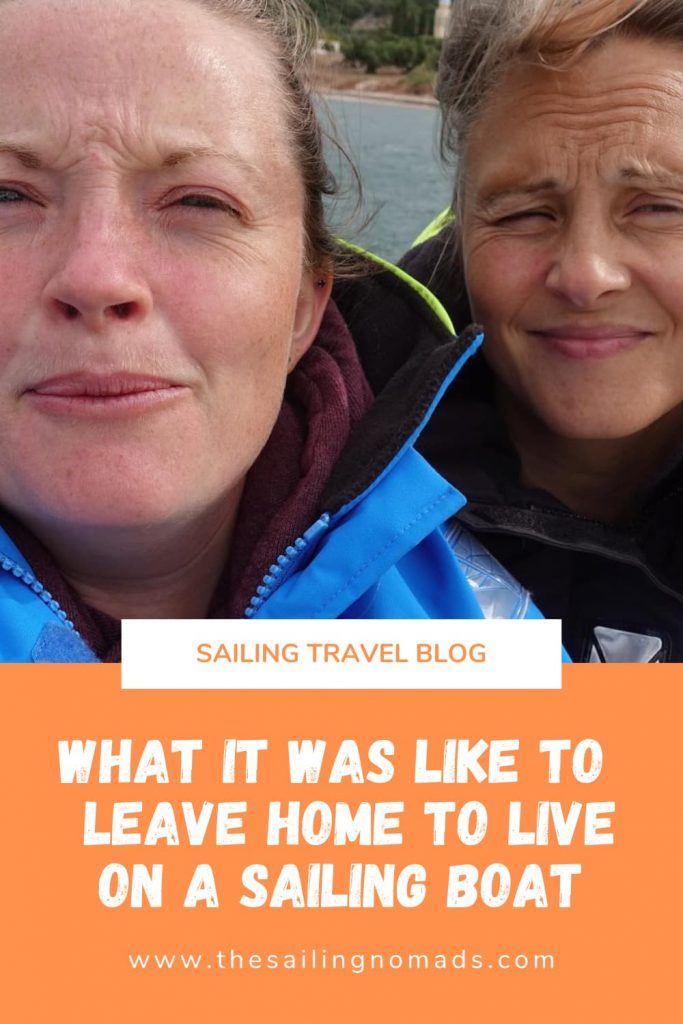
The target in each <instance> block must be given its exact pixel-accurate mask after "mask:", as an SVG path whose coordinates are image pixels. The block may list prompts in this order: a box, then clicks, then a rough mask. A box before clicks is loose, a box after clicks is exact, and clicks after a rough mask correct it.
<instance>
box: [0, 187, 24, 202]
mask: <svg viewBox="0 0 683 1024" xmlns="http://www.w3.org/2000/svg"><path fill="white" fill-rule="evenodd" d="M23 199H26V196H25V195H23V194H22V193H21V192H17V190H16V189H15V188H3V187H2V186H1V185H0V203H20V202H21V201H22V200H23Z"/></svg>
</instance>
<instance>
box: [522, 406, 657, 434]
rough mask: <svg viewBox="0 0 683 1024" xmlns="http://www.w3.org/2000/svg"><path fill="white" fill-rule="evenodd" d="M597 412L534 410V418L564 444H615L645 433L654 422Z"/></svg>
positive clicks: (646, 419)
mask: <svg viewBox="0 0 683 1024" xmlns="http://www.w3.org/2000/svg"><path fill="white" fill-rule="evenodd" d="M599 412H600V410H596V409H588V408H587V409H586V410H585V413H584V412H583V410H578V411H577V410H572V412H567V411H566V410H562V409H559V410H558V409H537V410H536V414H537V417H538V418H539V419H540V420H541V422H542V423H543V424H544V425H545V427H546V428H547V430H549V431H550V433H552V434H555V435H556V436H557V437H562V438H565V439H566V440H568V441H619V440H623V439H624V438H627V437H632V436H633V435H634V434H639V433H641V432H642V431H643V430H647V428H648V427H650V426H651V425H652V423H653V422H654V420H652V419H650V418H643V417H638V418H635V417H633V416H631V415H626V416H618V415H617V416H615V415H611V416H606V415H599V414H598V415H596V413H599Z"/></svg>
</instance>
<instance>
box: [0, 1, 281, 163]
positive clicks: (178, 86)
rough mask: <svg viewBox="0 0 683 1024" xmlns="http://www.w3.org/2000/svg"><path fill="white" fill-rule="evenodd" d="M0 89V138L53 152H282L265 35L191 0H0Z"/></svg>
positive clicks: (267, 156)
mask: <svg viewBox="0 0 683 1024" xmlns="http://www.w3.org/2000/svg"><path fill="white" fill-rule="evenodd" d="M0 97H2V101H1V102H0V136H1V137H3V138H5V137H7V136H8V135H9V136H10V137H11V136H12V135H13V134H15V133H17V134H18V135H19V136H20V137H21V141H25V142H26V143H27V148H31V149H32V148H33V146H32V145H29V143H31V142H33V141H35V143H36V144H37V147H39V148H40V150H41V152H44V151H45V148H46V147H47V148H48V149H49V148H50V147H52V148H53V149H54V153H52V154H51V155H52V156H54V158H55V159H59V158H60V157H61V156H62V155H63V154H64V151H66V150H73V151H74V154H76V151H77V150H78V147H79V146H80V145H81V144H82V143H84V142H88V141H94V142H98V141H101V142H104V143H105V144H106V143H111V144H112V145H113V146H114V147H115V148H116V147H119V148H127V147H128V148H132V149H134V148H135V147H136V146H137V145H140V146H141V147H144V146H148V147H150V146H153V144H154V142H155V140H156V139H159V140H164V142H168V143H169V144H170V145H172V144H173V143H174V142H177V143H179V144H182V145H188V146H210V147H214V148H219V149H221V148H225V149H229V150H230V151H235V152H236V154H237V155H238V156H240V157H242V158H244V159H245V160H247V161H251V162H253V161H255V160H258V161H259V162H261V163H266V164H272V163H276V164H277V163H278V162H287V161H288V160H289V145H288V133H287V126H286V114H285V103H284V100H283V98H282V96H281V93H280V89H279V83H278V81H277V76H276V71H275V61H274V58H273V56H272V54H271V53H270V51H269V49H268V47H267V45H266V44H265V41H264V39H263V38H262V37H261V35H260V33H257V32H256V31H252V30H251V29H250V28H249V27H247V26H245V25H243V24H241V23H237V22H235V21H230V20H226V19H223V18H220V17H218V16H216V15H213V14H211V13H210V12H208V11H206V10H205V9H204V8H202V7H201V6H199V5H197V4H194V3H191V2H188V0H9V2H3V0H0ZM25 136H26V138H25ZM266 143H267V144H266Z"/></svg>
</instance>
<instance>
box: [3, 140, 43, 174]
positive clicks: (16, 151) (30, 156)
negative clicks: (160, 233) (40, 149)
mask: <svg viewBox="0 0 683 1024" xmlns="http://www.w3.org/2000/svg"><path fill="white" fill-rule="evenodd" d="M0 153H9V154H10V156H14V157H16V159H17V160H18V161H19V163H20V164H23V166H24V167H28V168H30V169H31V170H34V171H37V170H40V169H41V167H42V166H43V161H42V160H41V159H40V157H39V156H38V154H37V153H34V152H33V150H31V149H24V148H23V147H22V146H14V145H13V144H12V143H11V142H0Z"/></svg>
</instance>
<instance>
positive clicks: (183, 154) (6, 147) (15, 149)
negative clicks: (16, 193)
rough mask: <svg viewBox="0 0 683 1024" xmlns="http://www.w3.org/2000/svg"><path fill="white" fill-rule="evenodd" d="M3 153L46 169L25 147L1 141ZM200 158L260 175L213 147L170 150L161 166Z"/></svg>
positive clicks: (241, 160) (240, 159)
mask: <svg viewBox="0 0 683 1024" xmlns="http://www.w3.org/2000/svg"><path fill="white" fill-rule="evenodd" d="M2 153H8V154H9V155H10V156H13V157H14V158H15V159H16V160H18V162H19V163H20V164H22V166H23V167H27V168H29V169H30V170H34V171H39V170H42V169H44V167H45V161H44V160H42V159H41V157H40V156H39V155H38V154H37V153H36V152H34V150H32V149H28V148H27V147H24V146H17V145H15V144H14V143H12V142H3V141H2V140H1V139H0V154H2ZM200 157H212V158H214V159H218V160H224V161H227V162H228V163H230V164H236V165H237V166H238V167H241V168H242V169H243V170H246V171H250V172H251V173H260V171H259V168H258V167H256V166H255V165H254V164H252V163H250V162H249V161H248V160H245V159H244V158H243V157H241V156H238V155H237V154H230V155H228V154H227V153H221V152H220V150H217V149H212V148H211V146H187V147H185V148H182V149H173V150H170V151H169V152H167V153H166V155H165V156H164V157H163V159H162V160H161V162H160V165H159V166H160V168H161V169H166V168H172V167H179V166H181V165H182V164H185V163H189V162H190V161H192V160H197V159H199V158H200Z"/></svg>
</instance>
